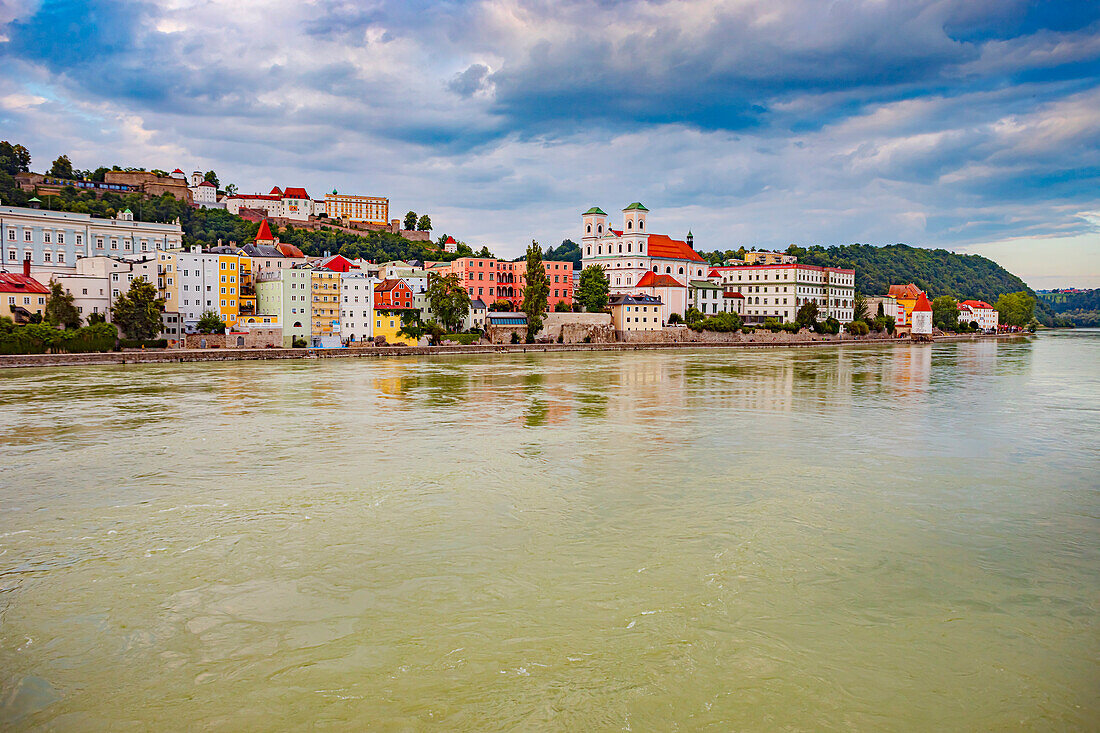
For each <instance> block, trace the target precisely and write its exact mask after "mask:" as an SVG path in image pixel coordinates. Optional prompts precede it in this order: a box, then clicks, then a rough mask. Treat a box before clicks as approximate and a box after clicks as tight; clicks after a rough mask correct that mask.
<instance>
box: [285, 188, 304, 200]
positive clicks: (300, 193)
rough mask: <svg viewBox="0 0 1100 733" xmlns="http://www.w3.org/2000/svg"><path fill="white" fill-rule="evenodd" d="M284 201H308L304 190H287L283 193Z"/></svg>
mask: <svg viewBox="0 0 1100 733" xmlns="http://www.w3.org/2000/svg"><path fill="white" fill-rule="evenodd" d="M283 198H284V199H308V198H309V194H308V193H306V190H305V189H304V188H288V189H287V190H285V191H283Z"/></svg>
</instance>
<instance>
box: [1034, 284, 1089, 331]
mask: <svg viewBox="0 0 1100 733" xmlns="http://www.w3.org/2000/svg"><path fill="white" fill-rule="evenodd" d="M1038 296H1039V302H1040V303H1042V304H1043V305H1044V307H1045V308H1047V309H1048V310H1050V311H1051V312H1052V313H1054V314H1055V315H1056V316H1057V317H1060V318H1065V319H1068V320H1070V321H1072V322H1073V324H1074V325H1075V326H1091V327H1095V326H1100V289H1096V290H1079V291H1077V292H1072V293H1066V292H1061V293H1060V292H1054V291H1044V290H1040V291H1039V293H1038Z"/></svg>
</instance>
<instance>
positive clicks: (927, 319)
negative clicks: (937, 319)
mask: <svg viewBox="0 0 1100 733" xmlns="http://www.w3.org/2000/svg"><path fill="white" fill-rule="evenodd" d="M910 315H911V319H912V334H913V335H914V336H931V335H932V304H931V303H929V302H928V297H927V296H925V294H924V293H921V294H920V295H918V296H917V302H916V303H914V304H913V312H912V313H911V314H910Z"/></svg>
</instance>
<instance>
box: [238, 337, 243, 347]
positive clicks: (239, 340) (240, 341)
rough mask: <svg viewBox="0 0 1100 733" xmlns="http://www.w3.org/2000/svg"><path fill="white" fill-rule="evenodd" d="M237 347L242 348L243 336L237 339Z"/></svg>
mask: <svg viewBox="0 0 1100 733" xmlns="http://www.w3.org/2000/svg"><path fill="white" fill-rule="evenodd" d="M237 346H244V336H238V337H237Z"/></svg>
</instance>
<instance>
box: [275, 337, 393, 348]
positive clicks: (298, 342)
mask: <svg viewBox="0 0 1100 733" xmlns="http://www.w3.org/2000/svg"><path fill="white" fill-rule="evenodd" d="M378 338H380V339H382V343H385V342H386V337H385V336H379V337H378ZM290 345H291V347H292V348H295V349H304V348H305V347H306V345H307V341H306V340H305V339H304V338H302V337H300V336H297V337H295V338H294V339H293V340H292V341H291V342H290Z"/></svg>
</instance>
